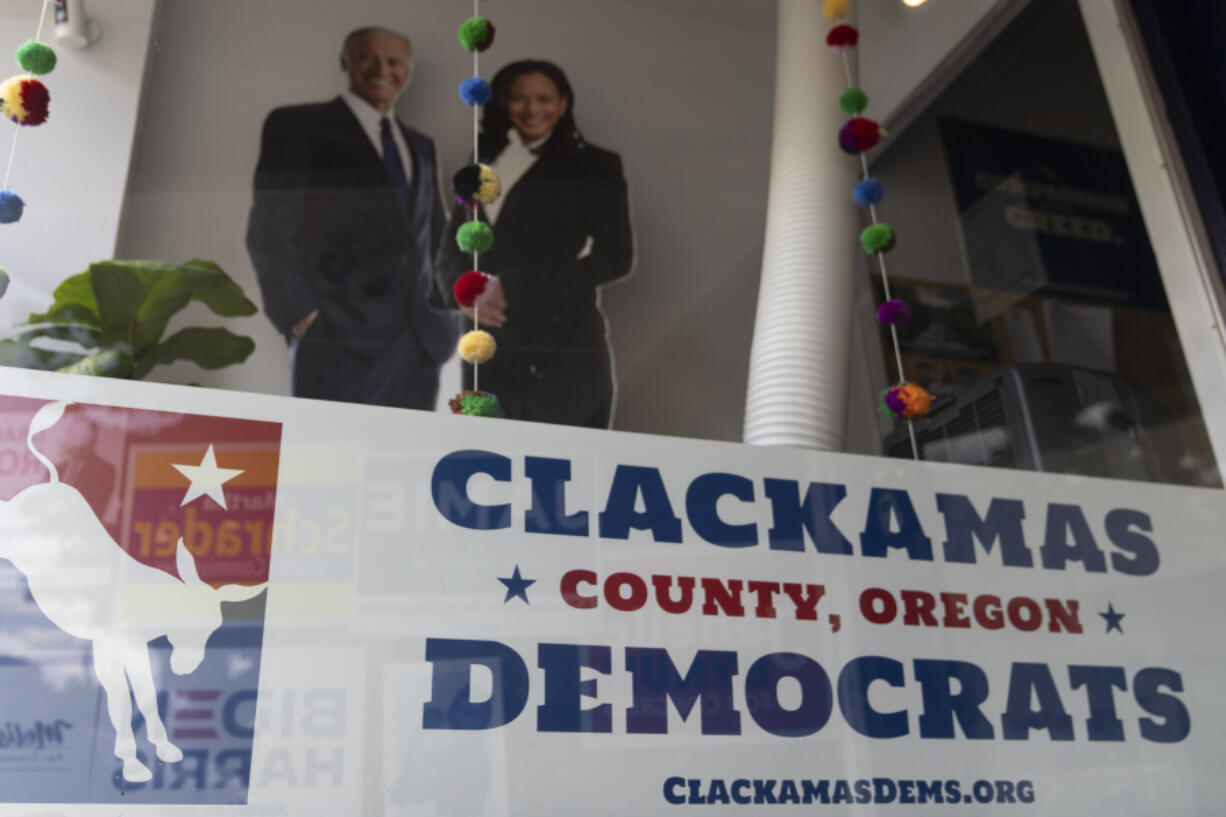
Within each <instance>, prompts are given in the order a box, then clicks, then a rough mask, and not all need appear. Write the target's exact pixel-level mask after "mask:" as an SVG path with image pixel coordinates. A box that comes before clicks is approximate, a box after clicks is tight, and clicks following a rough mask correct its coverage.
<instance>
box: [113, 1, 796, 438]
mask: <svg viewBox="0 0 1226 817" xmlns="http://www.w3.org/2000/svg"><path fill="white" fill-rule="evenodd" d="M486 5H488V7H483V8H482V14H484V15H486V16H488V17H489V18H490V19H491V20H492V21H493V22H494V24H495V25H496V27H497V40H496V42H495V45H494V47H493V48H492V49H491V50H490V51H487V52H486V53H485V54H483V55H482V60H481V65H482V74H483V75H485V76H487V77H489V76H491V75H492V73H493V71H495V70H496V69H497V67H498V66H500V65H502V64H504V63H506V62H509V61H511V60H515V59H519V58H524V57H543V58H546V59H550V60H553V61H555V62H557V63H558V64H559V65H561V66H562V67H563V69H565V70H566V71H567V73H568V75H569V76H570V79H571V83H572V85H573V86H574V89H575V96H576V99H575V114H576V118H577V121H578V123H579V125H580V127H581V129H582V130H583V131H584V133H585V135H586V136H587V137H588V138H589V139H590V140H591V141H592V142H594V143H596V144H598V145H601V146H603V147H606V148H608V149H610V150H614V151H617V152H618V153H620V154H621V156H622V159H623V162H624V165H625V172H626V177H627V180H628V182H629V184H630V189H631V206H632V214H633V221H634V225H635V239H636V252H637V262H636V265H635V271H634V273H633V275H632V277H631V278H630V279H629V280H628V281H626V282H624V283H620V284H617V285H614V286H611V287H609V288H607V289H606V290H605V291H604V293H603V305H604V308H605V312H606V314H607V316H608V318H609V324H610V328H611V334H612V339H613V346H614V352H615V357H616V365H617V371H618V375H619V380H620V389H619V399H618V406H617V411H616V419H615V426H616V427H617V428H621V429H628V430H637V431H649V432H655V433H668V434H679V435H684V436H696V437H707V438H714V439H727V440H739V439H740V433H741V423H742V414H743V406H744V390H745V382H746V375H747V367H748V357H749V341H750V336H751V333H752V328H753V326H752V325H753V315H754V307H755V300H756V292H757V280H758V270H759V265H760V262H761V235H762V229H763V225H764V222H765V201H766V183H767V176H768V171H769V161H770V155H769V154H770V138H771V134H770V129H771V124H770V123H771V112H772V92H773V86H774V35H775V30H774V26H775V12H774V4H773V3H763V2H762V0H670V1H669V2H668V3H659V2H656V0H623V2H618V3H606V2H601V0H518V2H516V3H514V4H511V3H505V2H494V3H489V2H488V0H486V3H484V4H483V6H486ZM469 8H471V7H467V6H465V5H464V4H457V3H456V2H455V0H418V1H417V2H415V3H413V4H411V5H406V4H404V3H401V2H396V0H362V1H361V2H350V3H344V4H341V3H333V2H328V1H327V0H263V1H262V2H259V3H252V2H249V1H248V0H209V2H206V3H202V2H185V1H184V0H167V2H164V3H163V5H162V13H161V18H160V21H159V25H158V26H157V28H156V31H155V33H154V40H153V51H152V61H153V68H152V71H151V72H150V79H149V83H148V87H147V91H146V100H145V105H144V111H143V112H144V119H143V121H144V125H143V128H142V132H141V133H140V136H139V138H138V142H137V152H136V156H135V162H134V166H133V175H132V181H131V185H130V195H129V198H128V201H127V205H126V213H125V226H124V230H123V233H122V236H121V241H120V254H121V255H124V256H127V257H157V258H166V259H172V260H173V259H179V260H182V259H186V258H189V257H191V256H202V257H206V258H211V259H213V260H216V261H217V262H218V263H220V264H221V266H222V267H223V268H224V269H225V270H227V272H229V273H230V275H231V276H233V277H234V278H235V279H236V280H237V281H238V282H239V283H240V284H241V285H242V286H243V288H244V290H246V291H247V293H248V294H249V295H250V296H251V297H252V298H253V299H254V298H257V297H258V290H257V288H256V282H255V277H254V273H253V271H252V268H251V264H250V261H249V259H248V258H247V253H246V249H245V247H244V243H243V239H244V232H245V226H246V219H247V212H248V209H249V207H250V205H251V179H252V173H253V171H254V168H255V163H256V158H257V153H258V148H259V136H260V127H261V124H262V122H263V118H264V116H265V115H266V114H267V112H268V111H269V110H270V109H272V108H273V107H276V106H279V105H286V104H291V103H299V102H306V101H315V100H323V99H328V98H331V97H332V96H334V95H335V94H336V93H338V92H339V91H341V90H343V89H344V87H345V84H346V83H345V77H344V75H343V74H342V72H341V71H340V68H339V66H338V61H337V57H338V53H339V50H340V41H341V39H342V37H343V35H344V33H345V32H347V31H349V30H351V29H353V28H356V27H358V26H360V25H368V24H380V25H387V26H389V27H391V28H395V29H399V30H403V31H405V32H406V33H407V34H409V35H410V36H411V37H412V38H413V41H414V50H415V59H416V68H415V75H414V78H413V80H412V83H411V85H410V86H409V88H408V89H407V90H406V92H405V93H404V94H403V95H402V97H401V99H400V101H399V102H398V103H397V110H398V112H399V113H400V115H401V116H402V117H403V118H404V119H405V120H406V121H407V122H409V123H411V124H412V125H414V126H415V127H417V128H419V129H421V130H423V131H425V132H426V133H428V134H430V135H431V136H433V137H434V138H435V141H436V144H437V145H438V148H439V150H440V154H441V157H442V160H443V164H444V168H443V177H444V179H446V180H449V179H450V176H451V174H452V172H454V170H455V169H456V168H457V167H458V166H460V165H461V164H463V163H466V162H467V161H468V153H469V151H470V146H471V143H472V142H471V140H472V137H471V114H470V109H469V108H467V107H466V106H464V105H463V104H462V103H461V102H460V101H459V99H458V97H457V95H456V87H457V85H458V83H459V81H460V80H461V79H462V78H464V77H466V76H468V75H469V74H470V73H471V69H472V62H471V57H470V55H468V54H467V53H466V52H464V51H463V50H461V49H460V48H459V46H458V45H457V43H456V40H455V31H456V28H457V27H458V24H459V22H460V21H461V20H462V19H463V17H464V16H466V14H467V13H470V12H469ZM204 314H206V313H194V315H193V316H194V317H200V318H201V320H202V321H203V320H205V318H203V317H201V316H202V315H204ZM189 317H191V316H189ZM213 320H215V319H213ZM231 328H232V329H233V330H234V331H237V332H243V333H246V334H249V335H251V336H252V337H254V338H255V341H256V351H255V353H254V354H253V355H252V357H251V358H250V359H249V361H248V362H247V363H246V364H244V365H242V366H238V367H231V368H229V369H224V370H220V371H217V372H202V371H200V370H199V369H196V368H195V367H193V366H191V365H190V364H177V365H176V366H173V367H164V368H161V369H159V370H157V371H155V373H154V375H153V376H154V377H155V378H157V379H161V380H167V381H172V382H200V383H203V384H206V385H213V386H218V387H223V388H234V389H244V390H251V391H261V392H271V393H287V392H288V356H287V351H286V348H285V343H284V341H283V340H282V339H281V338H280V337H279V336H278V335H277V334H276V332H275V331H274V330H273V329H272V326H271V324H269V323H268V321H267V320H266V319H265V318H264V317H263V316H262V315H256V316H254V317H252V318H249V319H244V320H240V321H233V322H232V323H231ZM450 370H451V374H450V377H451V378H453V379H452V380H451V382H450V383H445V384H444V386H443V389H442V391H443V395H442V396H443V397H444V398H446V397H448V396H450V393H454V391H456V390H457V389H458V375H457V374H456V372H457V371H458V368H457V367H455V366H454V364H453V365H452V366H451V367H450Z"/></svg>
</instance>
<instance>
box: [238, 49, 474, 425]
mask: <svg viewBox="0 0 1226 817" xmlns="http://www.w3.org/2000/svg"><path fill="white" fill-rule="evenodd" d="M341 68H342V69H344V71H345V73H346V74H348V76H349V90H348V91H346V92H345V93H343V94H342V95H341V96H339V97H337V98H335V99H333V100H332V101H330V102H323V103H316V104H310V105H295V106H291V107H285V108H277V109H276V110H274V111H273V112H272V113H270V114H269V115H268V118H267V120H266V121H265V123H264V133H263V141H262V143H261V146H260V160H259V165H258V166H257V167H256V172H255V203H254V205H253V207H252V209H251V216H250V219H249V220H248V225H247V248H248V251H249V252H250V253H251V260H252V263H253V264H254V265H255V271H256V277H257V279H258V280H259V284H260V291H261V293H262V294H263V298H264V311H265V312H266V313H267V315H268V317H269V319H271V320H272V322H273V324H275V325H276V327H277V329H279V330H280V331H281V333H282V334H284V335H285V336H286V338H287V339H288V340H289V341H290V348H291V353H292V358H293V377H292V380H293V393H294V395H296V396H298V397H316V398H322V399H327V400H344V401H348V402H354V403H369V404H376V405H386V406H400V407H404V408H419V409H432V408H434V403H435V398H436V396H437V392H438V369H439V366H440V365H441V364H442V363H444V362H445V361H446V360H447V358H449V357H450V356H451V352H452V350H453V348H454V343H455V338H456V334H457V331H458V320H457V315H456V313H453V312H451V311H449V310H446V309H444V308H442V305H443V304H444V303H445V301H444V299H443V297H442V295H441V293H440V292H439V291H438V290H437V289H436V287H435V283H434V281H435V278H434V268H433V258H434V255H435V251H436V250H437V247H438V242H439V240H440V238H441V237H442V233H443V228H444V223H445V219H444V214H443V209H442V201H441V200H440V198H439V191H438V185H437V182H436V178H437V171H436V168H437V165H436V160H435V152H434V144H433V142H432V141H431V140H430V138H429V137H427V136H425V135H424V134H421V133H419V132H417V131H415V130H413V129H412V128H409V127H407V126H406V125H404V124H403V123H402V122H400V121H399V120H398V119H397V118H396V116H395V114H394V112H393V111H392V103H393V102H394V101H395V100H396V97H397V96H398V95H399V94H400V92H401V90H403V89H404V87H405V85H406V84H407V83H408V81H409V76H410V74H411V72H412V46H411V44H410V43H409V40H408V38H406V37H404V36H403V35H401V34H398V33H396V32H393V31H388V30H386V29H379V28H364V29H358V30H357V31H354V32H352V33H351V34H349V36H347V37H346V38H345V44H344V48H343V50H342V53H341Z"/></svg>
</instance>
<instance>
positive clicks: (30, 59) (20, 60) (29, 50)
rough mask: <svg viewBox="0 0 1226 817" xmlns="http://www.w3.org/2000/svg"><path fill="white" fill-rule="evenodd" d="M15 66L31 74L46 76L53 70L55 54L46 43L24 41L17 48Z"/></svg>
mask: <svg viewBox="0 0 1226 817" xmlns="http://www.w3.org/2000/svg"><path fill="white" fill-rule="evenodd" d="M15 56H16V57H17V64H18V65H20V66H21V69H22V70H23V71H29V72H30V73H31V74H48V73H50V72H51V69H52V68H55V52H54V51H52V50H51V46H49V45H47V44H46V43H40V42H39V41H38V40H26V41H25V42H24V43H22V44H21V45H19V46H18V47H17V52H16V55H15Z"/></svg>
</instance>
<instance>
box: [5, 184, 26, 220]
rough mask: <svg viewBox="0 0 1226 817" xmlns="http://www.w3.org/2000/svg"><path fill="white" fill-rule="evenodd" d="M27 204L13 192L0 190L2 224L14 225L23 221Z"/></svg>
mask: <svg viewBox="0 0 1226 817" xmlns="http://www.w3.org/2000/svg"><path fill="white" fill-rule="evenodd" d="M25 207H26V203H25V202H24V201H22V200H21V196H19V195H17V194H16V193H14V192H13V191H12V190H9V189H7V188H6V189H4V190H0V224H12V223H14V222H15V221H18V220H20V219H21V213H22V211H23V210H25Z"/></svg>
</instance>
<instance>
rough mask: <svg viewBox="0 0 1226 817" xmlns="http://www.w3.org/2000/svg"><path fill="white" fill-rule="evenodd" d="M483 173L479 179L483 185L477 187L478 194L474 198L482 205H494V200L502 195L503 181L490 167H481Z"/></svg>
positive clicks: (479, 175)
mask: <svg viewBox="0 0 1226 817" xmlns="http://www.w3.org/2000/svg"><path fill="white" fill-rule="evenodd" d="M480 167H481V171H480V173H479V174H478V176H477V178H478V179H479V180H480V182H481V184H480V185H479V186H478V187H477V193H476V195H474V196H473V198H475V199H476V200H477V201H479V202H481V203H482V204H493V202H494V200H495V199H497V198H498V196H499V195H500V194H501V193H502V181H501V180H500V179H499V178H498V174H497V173H496V172H495V171H494V168H492V167H490V166H489V165H481V166H480Z"/></svg>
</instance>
